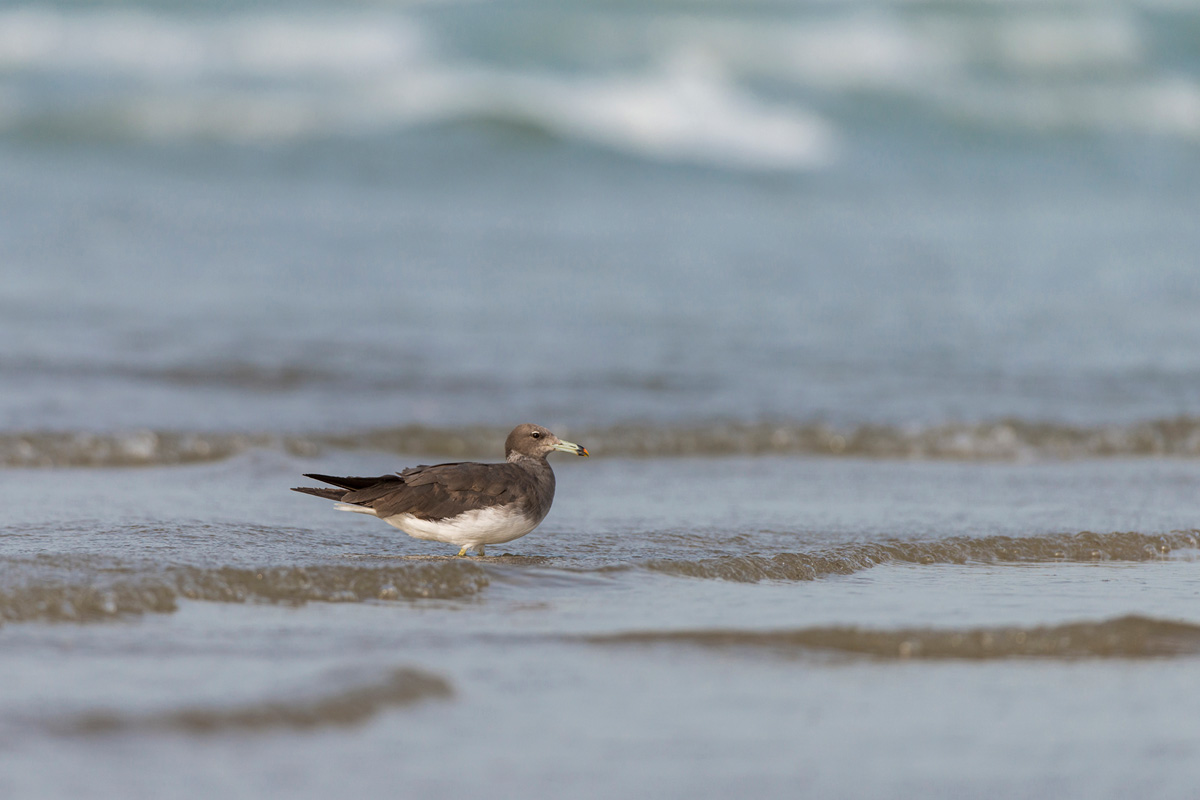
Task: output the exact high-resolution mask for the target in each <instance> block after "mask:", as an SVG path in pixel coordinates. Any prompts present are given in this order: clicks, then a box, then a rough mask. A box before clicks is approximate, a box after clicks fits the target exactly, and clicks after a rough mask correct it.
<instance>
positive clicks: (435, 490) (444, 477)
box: [342, 463, 535, 519]
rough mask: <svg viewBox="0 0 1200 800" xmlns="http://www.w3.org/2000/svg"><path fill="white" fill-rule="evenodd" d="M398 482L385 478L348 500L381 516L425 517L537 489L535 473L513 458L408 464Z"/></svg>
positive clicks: (511, 500) (506, 502)
mask: <svg viewBox="0 0 1200 800" xmlns="http://www.w3.org/2000/svg"><path fill="white" fill-rule="evenodd" d="M395 480H396V482H397V483H399V485H397V483H392V484H391V485H390V486H385V485H384V484H379V485H376V486H372V487H370V488H367V489H363V490H360V491H357V492H349V493H347V494H346V496H345V497H343V498H342V499H343V501H345V502H347V503H358V504H360V505H369V506H370V507H371V508H374V509H375V513H376V514H377V515H378V516H380V517H390V516H392V515H393V514H412V515H413V516H415V517H418V518H420V519H445V518H447V517H455V516H458V515H459V514H461V513H463V512H464V511H473V510H477V509H482V508H490V507H492V506H502V505H509V504H512V503H516V502H517V500H518V497H519V496H521V495H525V494H529V493H532V492H533V491H535V487H534V480H533V478H532V477H531V476H530V475H529V474H528V473H527V472H526V471H525V470H523V469H521V468H520V467H518V466H515V465H513V464H473V463H462V464H438V465H437V466H434V467H427V466H420V467H412V468H410V469H406V470H404V471H403V472H402V473H400V475H399V476H395Z"/></svg>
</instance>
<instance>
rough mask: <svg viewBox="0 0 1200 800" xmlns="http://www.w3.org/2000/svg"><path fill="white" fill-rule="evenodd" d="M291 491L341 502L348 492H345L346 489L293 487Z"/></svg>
mask: <svg viewBox="0 0 1200 800" xmlns="http://www.w3.org/2000/svg"><path fill="white" fill-rule="evenodd" d="M308 477H312V476H308ZM292 491H293V492H303V493H304V494H311V495H313V496H315V497H323V498H325V499H326V500H341V499H342V498H343V497H345V496H346V494H347V492H348V491H349V490H347V489H326V488H324V487H321V488H317V487H315V486H293V487H292Z"/></svg>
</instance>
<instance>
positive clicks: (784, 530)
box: [0, 450, 1200, 798]
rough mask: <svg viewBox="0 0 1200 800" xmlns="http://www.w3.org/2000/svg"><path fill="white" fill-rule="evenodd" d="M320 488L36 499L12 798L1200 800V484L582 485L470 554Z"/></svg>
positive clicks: (0, 692)
mask: <svg viewBox="0 0 1200 800" xmlns="http://www.w3.org/2000/svg"><path fill="white" fill-rule="evenodd" d="M372 462H374V464H375V465H381V464H385V463H394V457H392V456H388V455H385V454H373V455H372V454H364V453H361V452H353V451H351V452H345V453H331V454H326V456H325V457H324V458H323V459H322V460H321V461H320V463H322V464H323V465H324V466H326V467H332V468H339V467H342V466H349V465H350V464H358V465H360V466H364V467H369V466H373V463H372ZM313 463H315V462H313V461H311V460H306V459H297V458H295V457H292V456H287V455H284V454H281V453H278V452H276V451H272V450H266V451H252V452H250V453H246V454H243V455H241V456H238V457H236V458H233V459H232V460H228V461H224V462H220V463H215V464H203V465H196V466H188V467H173V468H162V467H159V468H139V469H104V470H93V469H82V470H81V469H50V470H22V471H14V472H10V473H9V475H8V480H6V481H5V485H4V487H3V489H2V490H0V501H2V502H3V503H4V506H5V507H6V508H9V509H14V510H15V511H14V512H12V515H11V516H10V519H12V522H11V524H9V525H8V526H6V528H5V529H4V531H3V536H2V537H0V541H2V549H0V559H2V563H3V570H4V573H3V580H4V587H5V590H4V592H3V596H2V597H0V603H2V605H0V614H2V615H3V618H4V619H5V620H6V623H7V624H5V625H4V627H3V628H0V641H2V642H3V648H2V650H0V652H2V655H0V660H2V661H3V672H4V674H5V675H6V676H8V680H7V681H5V684H4V686H3V687H2V688H0V720H2V721H3V722H2V726H0V742H3V747H2V748H0V750H2V752H0V760H3V762H4V763H5V769H4V770H3V775H4V777H3V779H2V780H3V781H4V788H5V790H6V794H7V795H8V796H14V797H17V796H65V795H66V794H68V793H73V792H83V793H84V794H101V795H106V796H107V795H112V796H115V795H122V796H132V797H153V796H160V795H161V794H162V793H163V792H167V793H169V794H171V795H172V796H196V797H199V796H209V795H211V794H212V793H214V792H229V793H231V794H232V795H233V796H242V795H244V796H262V795H263V794H270V793H272V792H273V791H277V790H278V786H281V785H282V786H285V787H286V788H287V791H288V792H289V794H291V795H293V796H297V797H318V796H323V795H326V794H328V793H329V792H331V791H338V792H345V791H363V792H375V793H378V792H382V791H388V790H389V787H390V788H393V789H394V788H395V787H398V786H402V787H404V789H405V791H409V792H421V793H433V794H447V795H460V794H476V793H482V792H489V793H492V794H496V795H499V796H505V797H517V796H522V795H525V796H527V795H528V794H529V793H530V792H568V791H569V792H571V793H581V794H583V795H585V796H601V795H605V796H612V795H613V794H622V795H631V796H670V797H675V796H679V797H682V796H684V795H693V796H697V795H698V796H717V795H718V794H724V793H727V792H729V791H735V790H737V791H756V792H760V793H765V794H769V795H778V796H782V795H784V794H788V793H791V792H794V791H796V790H808V791H813V792H818V793H821V794H822V795H829V796H847V797H849V796H877V797H900V796H906V795H907V794H908V793H910V792H911V791H914V790H915V787H921V790H922V791H923V792H924V793H925V794H928V795H929V796H933V797H947V798H949V797H956V796H961V794H962V792H964V791H968V790H969V791H970V792H971V793H973V794H975V795H977V796H1000V795H1004V794H1012V793H1017V794H1020V795H1022V796H1030V797H1118V796H1122V795H1124V794H1127V793H1128V792H1129V791H1138V792H1142V791H1151V792H1153V793H1154V794H1156V796H1162V797H1186V796H1189V794H1190V792H1191V791H1192V789H1193V787H1194V785H1195V781H1196V780H1198V779H1200V771H1197V767H1196V765H1197V764H1200V760H1198V759H1197V758H1196V756H1197V754H1198V752H1200V749H1198V748H1200V727H1197V725H1196V724H1195V723H1194V719H1195V718H1196V712H1197V711H1200V708H1196V709H1191V708H1190V707H1189V704H1190V703H1191V701H1190V700H1189V699H1188V698H1190V697H1192V696H1193V695H1194V692H1191V690H1190V684H1191V677H1192V673H1193V672H1194V665H1195V658H1196V657H1197V653H1198V652H1200V627H1197V626H1196V625H1195V624H1193V623H1191V622H1188V621H1187V620H1191V619H1194V608H1195V605H1196V603H1197V601H1198V599H1200V583H1197V581H1196V572H1195V568H1196V563H1197V559H1198V558H1200V532H1197V531H1195V530H1190V529H1187V528H1186V526H1187V525H1189V524H1190V523H1191V522H1192V521H1193V520H1195V519H1197V518H1200V507H1198V506H1200V499H1197V498H1198V497H1200V495H1197V493H1196V492H1195V491H1193V487H1194V486H1195V485H1196V481H1197V479H1200V462H1195V461H1191V460H1165V459H1159V460H1106V461H1085V462H1055V463H1042V464H1036V465H1011V464H1002V463H959V462H925V463H912V462H892V461H877V460H861V459H833V458H818V459H811V458H794V457H787V458H780V457H773V458H712V459H699V460H696V459H648V460H622V459H613V460H607V461H606V460H603V459H599V458H593V459H591V460H589V461H582V460H581V461H579V462H567V461H565V460H563V461H562V462H561V463H560V465H559V469H558V474H559V496H558V500H557V504H556V506H555V508H554V510H553V511H552V513H551V516H550V518H549V519H548V520H547V521H546V522H545V523H544V524H543V526H542V528H540V529H539V530H537V531H535V532H534V533H532V534H530V535H529V536H527V537H525V538H523V539H520V540H518V541H516V542H512V543H510V544H509V545H507V546H505V547H504V548H503V549H502V550H503V551H504V552H503V554H497V555H495V556H489V557H487V558H467V559H456V558H452V557H450V556H449V553H450V551H452V550H453V547H443V546H440V545H436V544H432V543H428V542H418V541H416V540H411V539H408V538H407V537H404V536H403V535H401V534H398V533H397V532H395V531H393V530H392V529H390V528H389V527H388V526H385V525H382V524H381V523H379V522H378V521H377V520H370V519H363V518H360V517H358V516H356V515H348V514H339V513H338V512H335V511H333V510H332V508H331V507H330V505H329V504H322V503H319V502H318V501H316V500H314V499H313V498H308V497H305V496H301V495H293V494H290V493H288V492H287V491H286V489H287V486H288V485H289V484H291V483H294V482H295V478H296V477H297V476H298V474H299V473H300V472H302V471H308V470H310V469H312V468H313V467H312V464H313ZM335 471H336V470H335ZM47 487H58V489H57V491H58V492H59V493H60V494H61V493H62V491H63V487H69V494H70V496H71V497H72V498H73V505H71V506H70V507H65V506H62V505H57V504H27V505H24V506H22V505H21V504H20V503H19V502H18V499H19V498H22V497H29V496H31V495H34V494H36V493H37V492H38V491H39V490H40V491H42V492H43V493H44V492H45V491H46V488H47ZM615 496H619V497H621V498H622V501H621V503H620V504H619V505H614V504H613V502H612V501H613V497H615ZM13 517H15V518H13ZM1105 522H1107V523H1108V524H1107V526H1105V525H1104V523H1105ZM1089 531H1097V532H1089ZM614 765H619V768H618V767H616V766H614ZM277 782H282V783H277Z"/></svg>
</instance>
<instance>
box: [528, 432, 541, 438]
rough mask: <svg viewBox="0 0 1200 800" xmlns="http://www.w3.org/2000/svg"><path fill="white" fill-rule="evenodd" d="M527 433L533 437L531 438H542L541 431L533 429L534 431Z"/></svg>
mask: <svg viewBox="0 0 1200 800" xmlns="http://www.w3.org/2000/svg"><path fill="white" fill-rule="evenodd" d="M529 435H530V436H532V437H533V438H535V439H540V438H542V432H541V431H534V432H532V433H531V434H529Z"/></svg>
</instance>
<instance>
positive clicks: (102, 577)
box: [0, 558, 489, 622]
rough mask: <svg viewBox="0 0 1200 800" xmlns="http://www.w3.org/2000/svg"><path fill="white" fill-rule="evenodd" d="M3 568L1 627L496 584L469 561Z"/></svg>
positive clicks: (454, 594)
mask: <svg viewBox="0 0 1200 800" xmlns="http://www.w3.org/2000/svg"><path fill="white" fill-rule="evenodd" d="M3 566H4V567H5V568H6V570H7V571H8V572H10V573H11V575H10V576H8V577H6V579H5V581H4V586H5V588H4V589H3V590H2V591H0V620H2V621H5V622H35V621H36V622H98V621H103V620H107V619H113V618H116V617H122V616H130V615H139V614H165V613H171V612H173V611H175V610H176V609H177V608H178V604H179V601H180V600H205V601H210V602H220V603H246V602H268V603H283V604H288V605H302V604H304V603H309V602H325V603H355V602H367V601H388V600H414V599H441V600H452V599H462V598H468V597H471V596H473V595H476V594H478V593H480V592H482V591H483V590H484V589H485V588H486V587H487V586H488V583H489V580H488V576H487V573H486V572H485V571H484V569H483V568H482V567H480V566H479V565H477V564H474V563H471V562H469V561H462V560H454V561H448V560H439V561H429V562H419V561H417V562H411V563H407V564H403V565H397V566H385V567H366V566H356V565H313V566H289V567H269V568H264V569H246V568H240V567H196V566H174V567H166V568H162V569H153V568H147V569H144V570H140V569H139V568H137V567H128V566H124V567H121V566H117V567H114V566H111V565H107V564H88V563H74V562H72V563H71V564H70V565H69V569H67V568H60V565H56V564H55V563H53V562H52V561H51V560H49V559H47V558H42V559H39V560H37V561H34V562H20V561H7V562H5V564H4V565H3ZM64 572H65V574H64Z"/></svg>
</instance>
